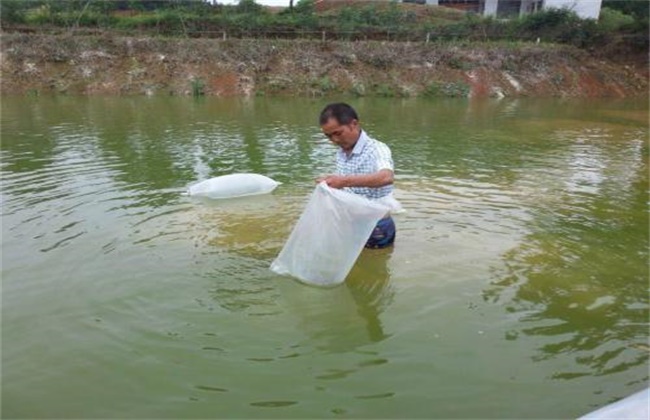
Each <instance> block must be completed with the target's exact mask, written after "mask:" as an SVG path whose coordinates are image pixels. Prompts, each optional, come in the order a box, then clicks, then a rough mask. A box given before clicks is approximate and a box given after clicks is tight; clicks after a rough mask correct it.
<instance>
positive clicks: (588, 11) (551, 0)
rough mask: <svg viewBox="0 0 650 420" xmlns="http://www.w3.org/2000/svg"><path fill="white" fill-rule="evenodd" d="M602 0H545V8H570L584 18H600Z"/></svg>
mask: <svg viewBox="0 0 650 420" xmlns="http://www.w3.org/2000/svg"><path fill="white" fill-rule="evenodd" d="M601 5H602V0H545V1H544V8H545V9H548V8H551V7H554V8H557V9H561V8H568V9H569V10H573V11H574V12H576V14H577V15H578V16H580V17H581V18H583V19H598V16H599V15H600V6H601Z"/></svg>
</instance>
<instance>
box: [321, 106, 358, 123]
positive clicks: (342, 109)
mask: <svg viewBox="0 0 650 420" xmlns="http://www.w3.org/2000/svg"><path fill="white" fill-rule="evenodd" d="M330 118H334V119H335V120H336V121H338V123H339V124H341V125H345V124H350V123H351V122H352V120H357V121H358V120H359V117H358V116H357V111H355V110H354V108H352V107H351V106H350V105H348V104H346V103H343V102H337V103H333V104H329V105H327V106H326V107H325V108H323V110H322V111H321V113H320V125H325V124H327V121H329V119H330Z"/></svg>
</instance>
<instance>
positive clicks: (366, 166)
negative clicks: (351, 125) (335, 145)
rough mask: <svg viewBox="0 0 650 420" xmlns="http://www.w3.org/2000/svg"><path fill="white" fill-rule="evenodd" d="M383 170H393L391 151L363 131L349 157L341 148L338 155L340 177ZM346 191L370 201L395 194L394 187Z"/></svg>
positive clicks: (352, 188) (362, 188)
mask: <svg viewBox="0 0 650 420" xmlns="http://www.w3.org/2000/svg"><path fill="white" fill-rule="evenodd" d="M381 169H390V170H391V171H394V169H393V158H392V156H391V153H390V149H389V148H388V146H386V145H385V144H384V143H382V142H380V141H378V140H375V139H373V138H370V137H369V136H368V135H367V134H366V132H365V131H363V130H362V131H361V135H360V136H359V140H357V143H356V144H355V145H354V148H353V149H352V153H350V154H349V155H348V154H347V153H345V152H344V151H343V149H341V148H339V150H338V153H337V154H336V172H337V174H338V175H365V174H372V173H375V172H377V171H379V170H381ZM345 190H346V191H349V192H352V193H355V194H359V195H363V196H365V197H366V198H369V199H377V198H381V197H384V196H386V195H388V194H390V193H391V192H393V185H392V184H390V185H386V186H384V187H380V188H367V187H348V188H345Z"/></svg>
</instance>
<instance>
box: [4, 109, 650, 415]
mask: <svg viewBox="0 0 650 420" xmlns="http://www.w3.org/2000/svg"><path fill="white" fill-rule="evenodd" d="M325 103H326V101H325V100H324V99H318V100H307V99H265V98H261V99H255V100H249V101H247V100H223V99H203V100H198V101H197V100H193V99H189V98H70V97H58V98H46V97H36V98H14V97H5V98H3V100H2V116H1V118H2V120H1V122H2V133H1V134H2V139H1V140H2V145H1V149H0V151H1V154H0V158H1V159H0V164H1V170H2V416H3V417H4V418H27V417H29V418H54V417H56V418H164V417H167V418H199V417H200V418H219V417H226V418H361V417H373V418H378V417H390V418H416V417H419V418H540V417H544V418H571V417H576V416H579V415H582V414H585V413H587V412H589V411H592V410H594V409H595V408H597V407H599V406H601V405H604V404H606V403H609V402H612V401H614V400H615V399H618V398H621V397H624V396H627V395H629V394H631V393H633V392H635V391H637V390H639V389H642V388H644V387H645V386H647V382H648V368H649V363H648V357H649V355H650V353H649V349H650V347H649V345H648V336H649V330H648V316H649V305H648V303H649V302H648V300H649V299H648V274H649V273H648V231H649V226H648V212H647V210H648V169H649V168H648V123H647V117H648V106H647V103H644V102H635V101H620V102H617V101H613V100H607V101H602V102H598V101H589V102H562V101H558V100H552V101H537V100H520V101H505V100H504V101H481V102H467V101H464V100H458V101H455V100H449V101H436V102H434V101H422V100H407V101H400V100H377V99H365V100H358V99H353V100H351V103H352V104H353V105H355V106H356V107H357V108H358V110H359V112H360V115H361V117H362V122H363V123H364V127H365V128H366V129H367V131H369V133H370V134H371V135H373V136H375V137H377V138H379V139H381V140H383V141H384V142H386V143H388V144H389V145H390V146H391V148H392V149H393V154H394V158H395V162H396V165H397V179H396V188H397V189H396V196H397V198H398V199H400V200H401V202H402V203H403V205H404V206H405V208H406V209H407V213H406V214H402V215H398V216H396V224H397V227H398V236H397V241H396V244H395V247H394V248H393V249H391V250H387V251H386V250H384V251H364V252H363V253H362V255H361V257H360V258H359V260H358V261H357V264H356V265H355V267H354V269H353V271H352V272H351V273H350V276H349V277H348V279H347V281H346V283H345V284H344V285H342V286H341V287H337V288H334V289H328V290H321V289H318V288H312V287H307V286H304V285H302V284H300V283H298V282H296V281H293V280H291V279H288V278H282V277H279V276H277V275H275V274H273V273H272V272H270V271H269V270H268V266H269V264H270V262H271V261H272V259H273V258H274V257H275V255H277V253H278V252H279V250H280V249H281V247H282V245H283V244H284V241H285V239H286V237H287V236H288V234H289V232H290V230H291V228H292V226H293V224H294V222H295V221H296V220H297V218H298V216H299V215H300V213H301V211H302V208H303V206H304V204H305V202H306V199H307V196H308V195H309V193H310V192H311V190H312V189H313V187H314V183H313V179H314V178H315V177H317V176H318V175H321V174H323V173H326V172H328V171H330V170H331V169H332V168H333V163H334V162H333V159H334V151H335V150H334V148H333V146H331V145H329V144H328V143H327V141H326V140H325V139H324V138H323V137H322V135H321V134H320V132H319V129H318V127H317V125H316V119H317V114H318V112H319V111H320V109H321V108H322V106H323V105H324V104H325ZM233 172H256V173H261V174H264V175H267V176H270V177H272V178H275V179H276V180H278V181H281V182H283V184H282V185H281V186H280V187H278V189H277V190H276V191H275V192H274V193H273V194H272V195H267V196H258V197H249V198H246V199H238V200H230V201H219V202H212V203H209V202H200V201H193V200H192V199H190V198H188V197H185V196H183V195H181V192H183V190H184V189H185V187H186V186H187V185H188V184H190V183H192V182H194V181H196V180H199V179H204V178H207V177H211V176H217V175H223V174H228V173H233Z"/></svg>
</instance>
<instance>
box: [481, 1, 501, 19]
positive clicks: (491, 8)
mask: <svg viewBox="0 0 650 420" xmlns="http://www.w3.org/2000/svg"><path fill="white" fill-rule="evenodd" d="M498 5H499V0H485V8H484V9H483V15H484V16H496V15H497V6H498Z"/></svg>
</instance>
